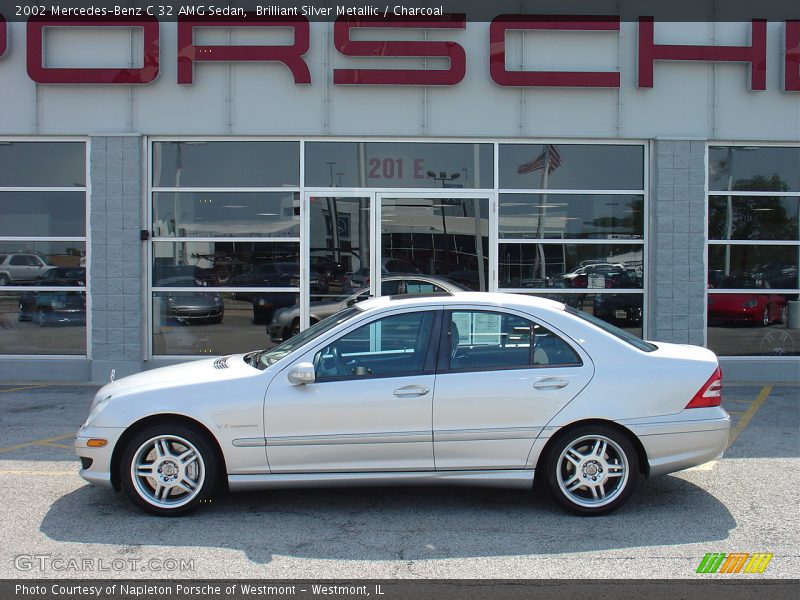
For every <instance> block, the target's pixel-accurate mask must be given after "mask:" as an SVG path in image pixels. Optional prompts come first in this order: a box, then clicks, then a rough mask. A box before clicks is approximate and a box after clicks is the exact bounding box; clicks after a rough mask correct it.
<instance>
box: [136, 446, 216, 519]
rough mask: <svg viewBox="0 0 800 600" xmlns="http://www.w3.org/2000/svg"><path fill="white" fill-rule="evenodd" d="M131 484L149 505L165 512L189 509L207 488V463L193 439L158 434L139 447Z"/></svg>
mask: <svg viewBox="0 0 800 600" xmlns="http://www.w3.org/2000/svg"><path fill="white" fill-rule="evenodd" d="M130 477H131V481H132V482H133V485H134V489H135V490H136V492H137V494H138V495H139V496H140V497H141V498H142V499H143V500H145V501H146V502H147V503H149V504H151V505H153V506H155V507H158V508H163V509H174V508H179V507H181V506H185V505H186V504H189V503H190V502H192V500H194V499H195V498H196V497H197V495H198V494H199V493H200V491H201V489H202V488H203V483H204V481H205V477H206V467H205V461H204V460H203V456H202V454H201V453H200V451H199V450H198V449H197V448H196V447H195V445H194V444H192V443H191V442H190V441H189V440H187V439H185V438H183V437H180V436H177V435H158V436H156V437H152V438H150V439H148V440H147V441H145V442H144V443H143V444H141V445H140V446H139V448H138V449H137V450H136V453H135V454H134V457H133V460H132V461H131V473H130Z"/></svg>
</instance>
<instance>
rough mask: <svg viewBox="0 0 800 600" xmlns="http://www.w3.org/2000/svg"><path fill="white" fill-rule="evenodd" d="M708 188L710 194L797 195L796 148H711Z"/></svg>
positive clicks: (799, 167)
mask: <svg viewBox="0 0 800 600" xmlns="http://www.w3.org/2000/svg"><path fill="white" fill-rule="evenodd" d="M708 184H709V189H710V190H714V191H719V190H733V191H752V192H755V191H759V192H798V191H800V148H776V147H757V146H731V147H711V148H709V149H708Z"/></svg>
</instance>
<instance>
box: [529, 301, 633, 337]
mask: <svg viewBox="0 0 800 600" xmlns="http://www.w3.org/2000/svg"><path fill="white" fill-rule="evenodd" d="M526 295H529V296H538V297H540V298H547V299H549V300H555V301H556V302H561V303H562V304H566V305H567V306H571V307H572V308H575V309H577V310H582V311H583V312H585V313H588V314H590V315H594V316H595V317H597V318H599V319H602V320H603V321H606V322H607V323H611V324H612V325H615V326H617V327H619V328H620V329H623V330H625V331H627V332H628V333H632V334H633V335H635V336H636V337H639V338H641V337H643V335H644V330H643V329H642V321H643V316H644V296H643V294H641V293H636V292H632V293H625V294H613V293H602V294H598V293H594V294H592V293H589V294H575V293H571V292H568V291H567V290H564V292H563V293H542V294H526Z"/></svg>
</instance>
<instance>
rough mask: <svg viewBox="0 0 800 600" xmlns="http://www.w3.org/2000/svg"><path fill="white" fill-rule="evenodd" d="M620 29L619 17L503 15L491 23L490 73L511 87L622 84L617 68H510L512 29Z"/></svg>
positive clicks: (494, 79) (616, 86) (500, 82)
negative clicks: (508, 50)
mask: <svg viewBox="0 0 800 600" xmlns="http://www.w3.org/2000/svg"><path fill="white" fill-rule="evenodd" d="M515 29H516V30H520V29H522V30H527V31H532V30H550V31H619V17H618V16H601V15H592V16H573V15H569V16H568V15H500V16H499V17H497V18H496V19H494V20H493V21H492V24H491V25H490V26H489V74H490V76H491V78H492V81H494V82H495V83H496V84H497V85H502V86H511V87H556V86H558V87H605V88H618V87H619V73H618V72H615V71H509V70H508V69H506V32H507V31H509V30H515Z"/></svg>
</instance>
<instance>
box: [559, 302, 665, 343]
mask: <svg viewBox="0 0 800 600" xmlns="http://www.w3.org/2000/svg"><path fill="white" fill-rule="evenodd" d="M564 310H566V311H567V312H568V313H569V314H571V315H575V316H576V317H579V318H581V319H583V320H584V321H587V322H589V323H591V324H592V325H594V326H596V327H599V328H600V329H602V330H603V331H606V332H608V333H610V334H611V335H613V336H614V337H617V338H619V339H621V340H622V341H623V342H627V343H628V344H630V345H631V346H634V347H636V348H638V349H639V350H642V351H643V352H653V351H655V350H657V349H658V348H657V347H656V346H654V345H653V344H651V343H650V342H645V341H644V340H642V339H639V338H638V337H636V336H635V335H633V334H632V333H628V332H627V331H625V330H624V329H620V328H619V327H616V326H614V325H612V324H611V323H606V322H605V321H603V320H602V319H598V318H597V317H595V316H594V315H590V314H589V313H585V312H583V311H582V310H577V309H575V308H572V307H571V306H567V307H566V308H565V309H564Z"/></svg>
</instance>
